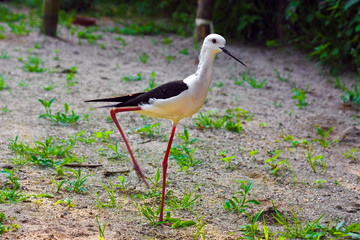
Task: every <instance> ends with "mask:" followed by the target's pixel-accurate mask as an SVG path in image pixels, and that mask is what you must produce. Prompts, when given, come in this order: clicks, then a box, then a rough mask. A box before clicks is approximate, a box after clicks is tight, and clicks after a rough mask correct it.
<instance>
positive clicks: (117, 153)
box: [107, 143, 124, 159]
mask: <svg viewBox="0 0 360 240" xmlns="http://www.w3.org/2000/svg"><path fill="white" fill-rule="evenodd" d="M107 147H108V148H109V149H111V150H112V151H113V152H114V153H115V157H110V158H109V159H122V158H123V157H124V155H123V154H121V153H119V150H118V145H117V144H116V143H115V144H108V145H107Z"/></svg>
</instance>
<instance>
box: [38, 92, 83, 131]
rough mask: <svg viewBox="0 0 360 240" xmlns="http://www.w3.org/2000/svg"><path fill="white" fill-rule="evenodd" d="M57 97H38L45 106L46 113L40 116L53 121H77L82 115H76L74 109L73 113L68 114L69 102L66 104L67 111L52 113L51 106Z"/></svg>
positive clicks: (64, 122)
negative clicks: (48, 98) (49, 98)
mask: <svg viewBox="0 0 360 240" xmlns="http://www.w3.org/2000/svg"><path fill="white" fill-rule="evenodd" d="M55 99H56V98H53V99H51V100H50V101H49V100H43V99H38V100H39V102H40V103H41V104H42V105H43V106H44V108H45V111H46V113H45V114H42V115H40V116H39V118H45V119H49V120H50V121H52V122H56V123H58V124H59V123H62V124H65V125H66V124H68V123H75V122H76V121H77V120H79V118H80V116H79V115H76V114H75V112H74V110H72V111H71V115H67V114H68V112H69V104H68V103H65V104H64V109H65V113H60V112H57V114H56V115H52V113H51V109H50V106H51V104H52V103H53V102H54V101H55Z"/></svg>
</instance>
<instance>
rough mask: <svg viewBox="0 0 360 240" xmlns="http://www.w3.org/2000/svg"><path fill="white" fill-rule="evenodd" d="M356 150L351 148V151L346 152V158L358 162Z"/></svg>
mask: <svg viewBox="0 0 360 240" xmlns="http://www.w3.org/2000/svg"><path fill="white" fill-rule="evenodd" d="M356 151H357V150H356V149H355V148H351V149H350V150H349V151H347V152H345V153H344V156H345V157H346V158H347V159H351V160H353V161H356V160H357V159H358V157H357V156H354V154H355V153H356Z"/></svg>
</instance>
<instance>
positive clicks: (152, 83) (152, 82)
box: [144, 71, 156, 92]
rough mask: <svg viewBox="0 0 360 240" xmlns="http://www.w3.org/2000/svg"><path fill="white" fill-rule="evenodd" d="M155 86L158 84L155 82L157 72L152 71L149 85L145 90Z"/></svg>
mask: <svg viewBox="0 0 360 240" xmlns="http://www.w3.org/2000/svg"><path fill="white" fill-rule="evenodd" d="M155 86H156V84H155V72H154V71H152V72H151V76H150V77H149V87H148V88H145V89H144V91H145V92H147V91H150V90H152V89H154V88H155Z"/></svg>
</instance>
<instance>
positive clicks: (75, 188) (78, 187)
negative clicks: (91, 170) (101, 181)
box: [65, 168, 93, 193]
mask: <svg viewBox="0 0 360 240" xmlns="http://www.w3.org/2000/svg"><path fill="white" fill-rule="evenodd" d="M65 170H66V171H70V172H72V173H73V174H74V175H75V177H76V180H75V181H67V183H68V184H69V185H68V186H67V187H65V189H66V190H68V191H71V192H76V193H83V192H86V191H87V189H86V188H85V187H82V186H83V184H84V183H85V182H86V178H88V177H90V176H92V175H93V174H88V175H85V176H83V177H81V169H80V168H79V169H78V171H75V170H73V169H65Z"/></svg>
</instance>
